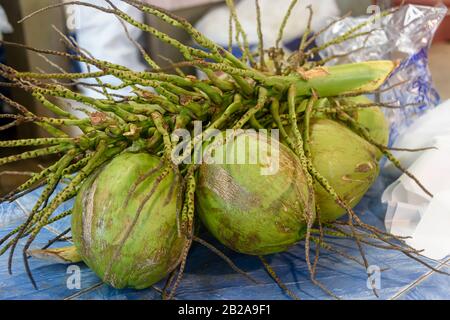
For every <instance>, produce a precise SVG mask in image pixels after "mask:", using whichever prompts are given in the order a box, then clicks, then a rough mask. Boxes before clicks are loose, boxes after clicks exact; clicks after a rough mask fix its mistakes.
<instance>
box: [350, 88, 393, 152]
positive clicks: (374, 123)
mask: <svg viewBox="0 0 450 320" xmlns="http://www.w3.org/2000/svg"><path fill="white" fill-rule="evenodd" d="M345 101H348V104H370V103H373V101H372V100H370V99H369V98H367V97H366V96H358V97H349V98H346V99H345ZM353 117H354V119H355V120H356V121H357V122H358V123H359V124H360V125H362V126H363V127H364V128H366V129H367V131H368V132H369V134H370V136H371V138H372V139H373V140H374V141H375V142H377V143H378V144H380V145H383V146H386V145H387V144H388V142H389V123H388V121H387V119H386V117H385V115H384V113H383V111H382V110H381V109H380V108H379V107H370V108H359V109H358V110H357V111H356V112H355V113H354V114H353ZM377 155H378V158H381V156H382V153H381V152H380V151H378V152H377Z"/></svg>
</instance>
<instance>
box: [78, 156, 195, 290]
mask: <svg viewBox="0 0 450 320" xmlns="http://www.w3.org/2000/svg"><path fill="white" fill-rule="evenodd" d="M159 163H160V159H159V158H157V157H154V156H151V155H149V154H146V153H139V154H132V153H125V154H122V155H120V156H118V157H116V158H114V160H112V161H111V162H110V163H108V164H107V165H105V166H104V167H102V168H101V169H100V170H99V171H97V172H96V174H94V175H92V176H91V177H90V178H89V179H88V180H87V181H86V182H85V183H84V184H83V186H82V187H81V190H80V192H79V194H78V196H77V198H76V200H75V205H74V208H73V215H72V234H73V240H74V243H75V245H76V247H77V250H78V252H79V253H80V255H81V257H82V259H83V261H84V262H85V263H86V264H87V265H88V266H89V267H90V268H91V269H92V270H93V271H94V272H95V273H96V274H97V275H98V276H99V277H100V278H101V279H102V280H103V281H104V282H105V283H108V284H110V285H111V286H113V287H115V288H125V287H130V288H135V289H143V288H147V287H149V286H151V285H153V284H154V283H156V282H158V281H159V280H161V279H163V278H164V277H165V276H167V275H168V274H169V273H170V272H171V271H172V270H173V269H175V268H176V266H177V265H178V264H179V262H180V256H181V252H182V248H183V246H184V244H185V241H186V239H185V238H183V237H180V236H179V235H178V232H177V203H178V202H177V201H176V198H177V194H178V193H179V190H180V187H181V186H180V184H179V183H177V181H178V180H175V173H174V172H172V169H170V172H169V174H168V175H167V176H166V177H165V178H164V179H163V180H162V181H161V182H160V183H159V185H158V186H157V187H156V189H155V191H154V193H153V194H152V195H151V197H150V198H149V199H148V201H146V197H148V195H149V192H150V191H151V190H152V188H153V186H154V183H155V180H156V179H157V177H158V176H159V175H160V174H161V173H162V172H163V170H164V169H167V168H165V167H163V168H161V169H159V170H155V171H156V172H154V173H153V174H152V175H151V176H150V177H148V178H146V179H145V180H144V181H142V183H141V184H140V185H139V187H138V188H137V189H136V190H135V192H134V193H132V195H131V197H130V198H129V200H128V202H127V195H128V193H129V192H128V191H129V190H130V189H132V186H133V184H134V183H135V182H136V181H137V180H138V178H139V177H141V176H143V175H145V174H146V173H148V172H150V171H151V170H152V169H155V168H158V164H159ZM145 201H146V202H145ZM142 204H143V207H142V210H139V207H140V206H141V205H142Z"/></svg>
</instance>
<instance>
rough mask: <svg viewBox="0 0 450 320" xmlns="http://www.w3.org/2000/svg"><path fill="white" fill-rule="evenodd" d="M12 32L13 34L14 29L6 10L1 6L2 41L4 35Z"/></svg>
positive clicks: (0, 32)
mask: <svg viewBox="0 0 450 320" xmlns="http://www.w3.org/2000/svg"><path fill="white" fill-rule="evenodd" d="M11 32H13V28H12V26H11V24H10V23H9V21H8V17H7V16H6V12H5V10H4V9H3V7H2V6H0V40H3V34H6V33H11Z"/></svg>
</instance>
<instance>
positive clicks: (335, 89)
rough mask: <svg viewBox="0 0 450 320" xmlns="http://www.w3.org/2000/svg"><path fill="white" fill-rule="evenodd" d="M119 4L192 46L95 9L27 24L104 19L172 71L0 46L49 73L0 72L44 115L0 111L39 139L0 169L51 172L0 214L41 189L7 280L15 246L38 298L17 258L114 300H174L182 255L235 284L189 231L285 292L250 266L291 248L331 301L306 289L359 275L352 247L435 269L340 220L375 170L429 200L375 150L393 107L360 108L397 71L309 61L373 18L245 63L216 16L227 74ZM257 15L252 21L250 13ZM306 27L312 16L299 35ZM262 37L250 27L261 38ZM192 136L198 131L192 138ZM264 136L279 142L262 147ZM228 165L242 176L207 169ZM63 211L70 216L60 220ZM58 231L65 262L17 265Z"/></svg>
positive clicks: (382, 146) (199, 42) (108, 9)
mask: <svg viewBox="0 0 450 320" xmlns="http://www.w3.org/2000/svg"><path fill="white" fill-rule="evenodd" d="M124 1H125V2H127V3H128V4H130V5H132V6H134V7H136V8H138V9H139V10H141V11H143V12H145V13H147V14H150V15H153V16H155V17H157V18H159V19H161V20H163V21H165V22H167V23H168V24H171V25H172V26H174V27H177V28H180V29H182V30H184V31H185V32H187V33H188V34H190V35H191V36H192V38H193V40H194V41H195V46H194V45H193V46H189V45H186V44H183V43H180V42H179V41H177V40H176V39H173V38H171V37H170V36H169V35H167V34H164V33H162V32H160V31H158V30H156V29H154V28H152V27H151V26H148V25H146V24H143V23H140V22H138V21H136V20H134V19H133V18H132V17H130V16H129V15H127V14H125V13H124V12H122V11H120V10H119V9H118V8H116V7H115V6H114V4H112V3H111V2H110V1H108V0H106V1H105V6H104V7H103V6H97V5H93V4H91V3H88V2H80V1H71V2H65V3H64V4H58V5H53V6H50V7H47V8H43V9H42V10H40V11H38V12H35V13H33V14H31V15H29V16H27V17H26V18H25V19H29V18H32V16H34V15H36V14H38V13H39V12H42V11H45V10H50V9H52V8H56V7H59V6H62V5H82V6H88V7H91V8H95V9H97V10H100V11H103V12H105V13H108V14H112V15H115V16H117V18H118V19H120V21H121V23H122V26H123V27H124V32H127V26H128V25H132V26H134V27H137V28H139V29H141V30H143V31H144V32H147V33H150V34H152V35H153V36H155V37H156V38H158V39H159V40H161V41H163V42H165V43H167V44H169V45H171V46H173V47H175V48H177V49H178V50H179V52H180V53H181V54H182V55H183V57H184V60H183V61H180V62H177V63H172V64H171V65H170V66H169V67H161V66H159V65H158V64H157V63H156V62H155V61H154V60H153V59H152V58H151V57H150V55H149V54H147V53H146V52H145V51H144V49H143V48H142V47H141V46H140V45H139V44H137V43H136V42H133V43H134V45H136V46H137V47H138V48H139V50H140V52H141V53H142V55H143V58H144V59H145V61H146V62H147V63H148V66H149V70H148V71H145V72H135V71H133V70H130V69H128V68H126V67H123V66H121V65H117V64H113V63H110V62H107V61H103V60H99V59H96V58H95V57H92V56H91V55H90V54H89V53H88V52H87V51H86V50H84V49H83V48H79V47H78V46H77V43H76V42H75V41H74V39H71V38H68V37H66V36H65V35H63V34H62V33H61V32H59V31H58V30H56V31H57V32H58V33H59V35H60V36H61V39H62V41H64V42H65V43H66V45H67V47H68V48H69V49H71V51H72V52H74V53H73V54H71V53H66V52H57V51H51V50H46V49H39V48H33V47H27V46H25V45H21V44H16V43H8V42H4V41H3V42H2V43H3V44H4V45H7V46H16V47H21V48H24V49H26V50H30V51H33V52H36V53H37V54H39V55H40V56H42V57H43V58H44V59H46V60H47V61H48V62H49V63H50V64H52V66H53V67H55V68H57V69H58V72H56V73H46V72H21V71H18V70H15V69H13V68H11V67H8V66H6V65H0V75H1V76H2V77H4V78H6V79H8V83H2V84H1V85H3V86H11V87H16V88H20V89H22V90H24V91H25V92H27V93H29V94H31V95H32V96H33V97H34V98H35V99H36V100H37V101H39V102H40V103H41V104H42V105H43V106H44V107H45V108H47V109H48V110H49V111H51V113H52V114H54V117H43V116H39V115H35V114H33V113H32V112H30V111H29V110H28V108H26V107H25V106H23V105H20V104H19V103H17V102H15V101H12V100H10V99H8V98H7V97H5V96H0V98H1V99H2V100H4V101H5V102H6V103H8V104H9V105H11V106H12V107H14V108H15V109H17V111H18V114H17V115H13V114H11V115H2V117H5V118H11V120H12V122H11V124H10V125H9V126H12V125H20V124H23V123H33V124H35V125H38V126H40V127H41V128H43V129H44V130H45V131H47V132H48V134H49V137H46V138H33V139H24V140H14V141H1V142H0V147H14V148H21V147H27V148H30V149H31V150H29V151H25V152H23V153H20V154H17V155H13V156H8V157H5V158H1V159H0V165H3V164H6V163H10V162H13V161H20V160H24V159H31V158H37V157H41V156H47V155H56V156H57V157H56V160H55V162H54V163H53V164H51V165H50V166H48V167H47V168H44V169H43V170H42V171H40V172H37V173H34V174H33V175H32V176H31V177H30V179H29V180H28V181H27V182H25V183H24V184H23V185H21V186H19V187H18V188H17V189H15V190H13V191H11V192H10V193H9V194H7V195H5V196H4V197H2V199H1V200H2V201H14V200H15V199H17V198H19V197H21V196H23V195H25V194H27V193H29V192H31V191H33V190H36V189H37V188H41V192H40V197H39V199H38V200H37V202H36V204H35V206H34V208H33V209H32V211H31V212H30V215H29V216H28V219H27V220H26V221H25V222H24V223H23V224H22V225H20V226H19V227H17V228H16V229H15V230H12V231H11V232H10V233H8V234H7V235H6V236H4V237H3V239H0V245H1V247H0V248H1V249H0V254H5V253H8V254H9V269H10V272H12V262H13V254H14V251H15V249H16V246H17V244H18V241H19V240H20V239H23V238H24V239H26V243H25V246H24V248H23V253H22V254H23V261H24V263H25V267H26V270H27V272H28V274H29V277H30V279H31V281H32V282H33V284H34V285H35V286H36V283H35V281H34V279H33V276H32V274H31V271H30V267H29V259H28V258H29V254H30V253H31V254H32V255H33V256H37V257H48V256H52V257H57V258H58V259H59V261H62V262H77V261H84V262H85V263H86V264H87V265H88V266H89V267H90V268H91V269H92V270H93V271H94V272H96V274H97V275H98V276H99V277H101V278H102V280H103V281H105V282H106V283H108V284H110V285H112V286H114V287H116V288H124V287H132V288H137V289H142V288H147V287H150V286H152V285H153V284H155V283H156V282H158V281H160V280H161V279H163V278H166V277H167V276H168V280H167V282H166V286H165V288H164V290H163V296H164V297H165V298H172V297H173V296H174V294H175V292H176V289H177V287H178V286H179V284H180V281H181V278H182V275H183V271H184V268H185V265H186V259H187V257H188V253H189V249H190V247H191V245H192V243H193V242H194V241H196V242H199V243H201V244H203V245H205V246H207V247H208V248H210V249H211V250H212V252H213V253H215V254H218V255H220V256H221V257H222V258H223V259H224V260H225V261H227V263H229V264H230V266H231V267H232V268H233V269H234V270H236V271H238V272H241V273H242V274H243V275H246V274H245V272H243V271H242V270H240V269H239V268H237V267H236V266H235V265H234V264H233V263H232V262H231V261H230V260H229V259H228V258H227V257H226V256H224V255H223V254H222V253H221V252H220V251H219V250H218V249H216V248H214V247H213V246H212V245H211V244H209V243H207V242H206V241H205V240H203V239H200V238H199V235H198V232H197V230H198V228H196V226H200V225H202V226H204V227H206V229H207V230H209V232H210V233H211V234H212V235H213V236H214V237H215V238H217V239H218V240H219V241H220V242H221V243H223V244H224V245H225V246H227V247H229V248H231V249H232V250H235V251H238V252H241V253H245V254H249V255H255V256H259V257H260V258H261V261H262V262H263V264H264V266H265V267H266V269H267V271H268V272H269V274H270V275H271V276H272V277H273V278H274V280H275V281H277V283H278V284H279V285H280V286H281V287H282V288H285V289H286V287H285V286H284V285H283V284H282V283H281V281H280V280H279V278H278V277H277V276H276V274H275V272H274V271H273V270H272V269H271V268H270V266H269V264H268V263H267V262H266V261H265V259H264V257H263V256H264V255H268V254H272V253H277V252H283V251H285V250H288V249H289V248H290V247H291V246H293V245H295V244H297V243H299V242H301V243H303V244H304V246H305V256H306V259H305V260H306V264H307V265H308V270H309V272H310V275H311V279H312V281H313V282H314V283H315V284H317V285H318V286H320V287H321V288H322V289H323V290H325V291H326V292H328V293H329V294H330V295H332V296H334V297H335V295H334V294H333V293H332V292H331V291H330V290H329V289H327V288H325V287H324V286H323V285H322V284H321V283H319V282H318V281H317V280H316V267H317V263H318V259H319V255H320V250H327V251H331V252H335V253H337V254H339V255H341V256H342V257H344V258H346V259H351V260H354V261H356V262H358V263H359V264H361V266H362V267H364V268H365V269H366V270H367V268H368V266H369V263H368V261H367V259H366V257H365V254H364V248H363V246H365V245H371V246H376V247H379V248H384V249H386V250H398V251H400V252H403V253H404V254H406V255H408V256H410V257H411V258H412V259H415V260H417V261H418V262H420V263H422V264H425V265H427V266H428V267H429V268H431V269H433V267H432V266H430V265H428V264H427V262H426V260H424V259H423V258H422V257H421V255H420V252H418V251H417V250H415V249H413V248H411V247H408V246H407V245H406V244H404V243H403V241H402V239H401V238H399V237H396V236H394V235H391V234H388V233H386V232H384V231H382V230H379V229H377V228H375V227H373V226H371V225H367V224H365V223H364V222H363V221H362V220H361V219H360V218H359V217H358V216H357V215H356V214H355V212H354V211H353V207H354V206H355V205H356V204H357V203H358V202H359V201H360V200H361V198H362V197H363V196H364V194H365V193H366V192H367V190H368V189H369V188H370V186H371V185H372V184H373V182H374V181H375V179H376V177H377V176H378V173H379V164H378V162H379V160H380V159H381V158H382V157H383V156H385V157H387V158H388V160H390V161H392V162H393V163H394V164H395V165H396V166H397V167H398V168H399V169H401V170H402V171H404V172H405V173H407V174H408V175H409V176H410V177H411V179H414V181H416V183H417V184H418V185H419V186H420V187H421V188H422V189H423V190H424V191H425V192H426V193H427V194H430V192H429V191H428V190H426V188H425V187H424V186H423V185H422V184H421V183H420V181H418V180H417V179H416V178H415V177H414V176H413V175H411V174H410V173H409V172H408V171H406V170H405V169H404V168H403V167H402V166H401V164H400V163H399V161H397V160H396V159H395V157H394V156H393V155H392V154H391V152H390V151H391V150H390V149H389V148H388V146H387V142H388V132H389V127H388V124H387V122H386V119H385V118H384V116H383V112H382V111H381V108H397V107H399V106H397V105H386V104H380V103H376V102H373V101H371V100H369V99H367V98H365V97H364V95H365V94H373V93H377V92H380V90H381V89H380V87H381V86H382V85H383V84H384V82H385V81H386V79H387V78H388V77H389V75H390V74H391V73H392V72H393V71H394V70H395V68H396V67H397V63H396V62H392V61H370V62H362V63H355V64H349V65H337V66H329V67H328V66H325V64H326V63H327V62H329V61H330V60H332V59H334V58H339V57H341V56H339V57H337V56H336V57H330V58H328V59H327V60H320V58H319V59H317V57H318V56H319V55H318V54H319V53H320V51H321V50H323V49H325V48H327V47H329V46H331V45H333V44H336V43H341V42H344V41H347V40H349V39H353V38H355V37H367V36H368V35H369V34H370V33H367V32H361V31H360V30H361V29H362V28H363V27H364V26H365V25H367V24H369V23H372V22H373V21H374V20H375V19H378V18H380V15H379V16H375V17H373V18H372V19H369V20H368V21H367V22H366V23H363V24H361V25H359V26H357V27H355V28H353V29H352V30H350V31H348V32H347V33H345V34H342V35H341V36H340V37H338V38H336V39H334V40H333V41H331V42H329V43H326V44H324V45H322V46H320V47H312V46H311V44H312V43H313V42H314V40H315V38H316V37H317V35H318V34H320V33H322V32H325V31H326V30H327V29H328V28H331V27H332V26H333V24H334V23H336V21H339V20H335V21H334V22H332V23H330V24H329V25H328V26H327V27H326V28H324V29H323V30H321V31H319V32H317V33H315V34H313V33H312V32H311V29H310V27H309V28H308V30H307V31H306V33H305V35H304V36H303V38H302V40H301V43H300V46H299V48H298V50H297V51H296V52H295V53H293V54H292V55H289V56H286V55H285V53H284V52H283V50H282V49H281V48H280V47H279V45H277V46H276V47H275V48H265V47H264V41H263V40H264V39H263V36H262V32H259V34H260V43H259V48H258V52H252V51H251V50H250V48H249V44H248V41H247V37H246V34H245V32H244V30H243V29H242V27H241V25H240V23H239V20H238V18H237V14H236V10H235V7H234V3H233V1H232V0H228V1H227V3H228V5H229V7H230V31H231V32H230V48H231V47H232V44H233V43H234V42H235V43H237V44H238V45H239V46H240V47H241V50H242V52H243V56H242V58H236V57H235V56H233V55H232V54H231V53H230V51H229V50H227V49H225V48H222V47H220V46H218V45H217V44H215V43H213V42H212V41H210V40H209V39H207V38H206V37H205V36H203V35H202V34H201V33H199V32H198V31H197V30H196V29H195V28H194V27H193V26H192V25H191V24H189V22H187V21H186V20H184V19H182V18H179V17H176V16H174V15H173V14H171V13H169V12H166V11H165V10H163V9H160V8H157V7H155V6H152V5H149V4H144V3H141V2H140V1H137V0H124ZM296 3H297V1H292V3H291V6H290V8H289V10H288V12H287V13H286V17H285V20H284V22H283V24H282V26H281V28H280V30H279V32H278V38H279V41H278V42H277V43H278V44H280V43H281V41H282V39H283V28H284V26H285V25H286V22H287V20H288V19H289V16H290V13H291V12H292V10H294V7H295V5H296ZM256 4H257V10H259V6H258V1H256ZM258 13H259V11H258ZM391 13H392V12H383V13H381V15H388V14H391ZM259 16H260V14H258V17H259ZM312 18H313V12H312V10H311V9H310V21H309V26H310V25H311V20H312ZM261 23H262V22H261V21H260V19H258V21H257V28H258V30H259V31H261ZM230 50H231V49H230ZM349 54H350V53H349ZM52 55H53V56H60V57H65V58H67V59H70V60H73V61H78V62H81V63H86V64H88V65H90V66H93V67H95V68H96V69H95V71H92V72H86V73H67V72H65V71H64V70H62V69H60V68H59V67H58V66H56V65H54V63H52V62H51V61H50V59H49V58H48V57H49V56H52ZM314 58H315V59H314ZM185 66H191V67H195V68H197V69H198V70H200V71H202V72H203V73H204V74H205V76H206V79H204V80H201V79H198V78H196V77H194V76H190V75H185V74H184V73H183V72H182V71H181V70H180V68H181V67H185ZM169 69H170V70H169ZM171 71H177V73H170V72H171ZM106 75H110V76H114V77H116V78H118V79H120V80H121V82H122V84H121V85H116V86H112V85H109V84H106V83H103V82H102V80H101V78H102V77H103V76H106ZM88 78H89V79H95V80H96V83H97V84H96V85H92V84H87V83H84V82H83V79H88ZM75 85H79V86H80V85H81V86H89V88H90V89H92V90H96V91H98V92H101V93H103V95H104V98H103V99H93V98H90V97H88V96H85V95H82V94H80V93H78V92H76V91H74V90H72V88H73V87H74V86H75ZM127 87H130V88H132V94H130V95H129V96H121V95H118V94H117V93H114V90H118V89H121V88H127ZM149 87H151V88H153V90H150V89H148V88H149ZM389 89H390V88H387V89H383V90H389ZM55 98H64V99H66V100H71V101H74V102H77V103H81V104H83V105H86V106H89V107H90V109H89V110H85V109H83V111H84V112H85V113H86V117H83V118H79V117H77V116H75V115H73V114H72V113H71V112H68V111H66V109H64V108H63V107H61V105H60V104H59V103H58V102H57V101H59V100H55ZM199 123H200V126H201V127H200V129H201V130H200V131H199V130H198V127H196V126H198V124H199ZM65 127H77V128H79V129H80V130H81V132H82V133H81V134H80V135H79V136H78V137H75V138H74V137H70V136H68V135H67V134H66V132H65V131H64V130H63V129H64V128H65ZM180 130H181V131H182V132H188V133H189V134H190V136H191V137H192V139H190V140H189V141H188V142H186V143H184V144H181V145H182V146H183V148H182V150H181V151H180V148H179V145H180V144H179V142H180V141H179V140H180V139H179V135H177V134H176V132H180ZM183 130H184V131H183ZM258 130H259V131H261V130H265V132H266V135H261V134H256V132H257V131H258ZM213 133H215V134H213ZM277 133H279V139H275V137H278V136H276V134H277ZM252 144H256V145H257V146H258V148H259V149H260V151H261V150H263V151H264V152H259V153H258V152H255V151H254V150H253V149H252V148H251V147H249V146H251V145H252ZM230 150H231V151H230ZM252 150H253V151H252ZM404 151H406V152H411V151H415V150H404ZM231 153H233V154H234V155H236V154H239V155H241V156H242V155H243V156H245V158H246V159H247V160H248V159H250V160H251V161H247V162H244V163H238V164H236V163H234V164H227V162H221V161H217V160H218V159H219V158H222V159H223V157H227V156H230V154H231ZM199 154H205V157H204V159H203V160H204V161H202V162H198V161H195V159H196V157H197V156H198V155H199ZM261 154H262V155H263V156H261ZM273 159H277V161H278V162H277V163H279V168H277V169H278V170H276V171H275V172H274V173H273V174H269V175H264V174H261V170H262V169H267V163H274V161H272V160H273ZM222 163H224V164H222ZM72 198H75V203H74V206H73V209H72V210H70V211H67V212H63V213H57V212H58V211H57V210H58V208H59V207H60V206H61V205H62V204H63V203H65V202H66V201H68V200H70V199H72ZM68 215H72V227H71V229H68V230H66V231H65V232H63V233H62V234H61V235H59V236H58V237H57V238H55V239H54V241H51V242H50V244H49V245H51V244H52V243H54V242H56V241H58V240H60V239H62V238H64V237H66V236H67V234H68V233H69V232H70V231H71V235H72V238H73V241H74V244H75V247H71V248H62V249H49V250H48V249H47V248H44V249H45V250H37V251H36V250H34V251H30V248H31V246H32V244H33V241H34V240H35V239H36V237H37V236H38V235H39V233H40V231H41V230H42V229H43V228H44V227H45V226H47V225H50V224H52V223H54V222H56V221H58V220H60V219H62V218H64V217H67V216H68ZM328 237H341V238H350V239H354V241H355V243H356V245H357V246H358V248H359V249H360V254H361V257H352V256H349V255H348V254H346V253H344V252H341V251H339V250H338V249H337V248H334V247H333V246H332V245H331V244H330V243H329V242H328V241H327V238H328ZM311 242H313V243H314V248H315V249H314V250H313V249H311V247H312V245H311ZM312 255H314V258H312V257H311V256H312ZM286 290H287V289H286ZM287 292H288V293H289V294H290V295H291V296H292V297H294V298H297V297H296V296H295V295H294V294H293V293H292V292H290V291H289V290H287ZM375 293H376V292H375Z"/></svg>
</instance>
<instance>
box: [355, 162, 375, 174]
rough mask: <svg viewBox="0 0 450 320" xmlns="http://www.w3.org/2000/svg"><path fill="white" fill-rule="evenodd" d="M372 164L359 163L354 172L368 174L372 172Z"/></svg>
mask: <svg viewBox="0 0 450 320" xmlns="http://www.w3.org/2000/svg"><path fill="white" fill-rule="evenodd" d="M373 169H374V167H373V164H372V162H364V163H360V164H358V165H357V166H356V169H355V171H356V172H361V173H366V172H369V171H371V170H373Z"/></svg>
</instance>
